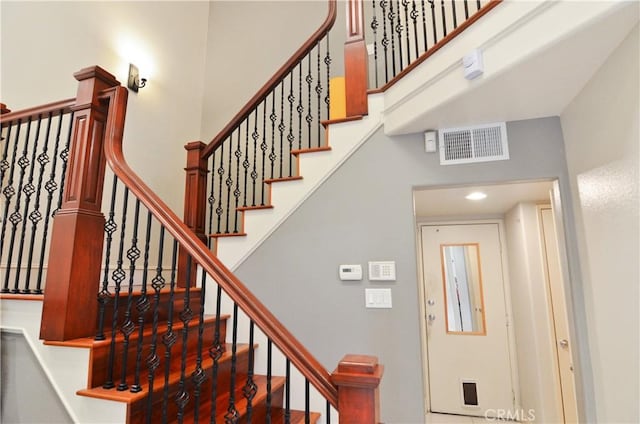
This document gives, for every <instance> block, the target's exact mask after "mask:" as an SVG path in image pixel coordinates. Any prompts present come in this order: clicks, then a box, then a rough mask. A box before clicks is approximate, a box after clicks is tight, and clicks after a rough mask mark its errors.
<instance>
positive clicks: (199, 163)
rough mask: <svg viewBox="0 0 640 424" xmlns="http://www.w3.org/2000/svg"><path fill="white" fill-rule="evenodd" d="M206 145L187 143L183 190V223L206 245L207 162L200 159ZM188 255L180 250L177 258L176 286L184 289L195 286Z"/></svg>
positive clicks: (193, 142)
mask: <svg viewBox="0 0 640 424" xmlns="http://www.w3.org/2000/svg"><path fill="white" fill-rule="evenodd" d="M206 146H207V145H206V144H204V143H203V142H201V141H192V142H191V143H187V144H186V145H185V146H184V148H185V150H186V151H187V166H186V167H185V168H184V170H185V171H186V183H185V188H184V223H185V224H186V225H187V226H188V227H189V228H191V230H192V231H193V232H194V233H195V235H196V236H197V237H198V238H199V239H200V240H202V242H203V243H205V244H206V243H207V235H206V233H205V217H206V212H207V172H208V171H207V160H206V159H204V158H202V151H203V150H204V148H205V147H206ZM187 260H188V255H187V253H186V252H184V251H183V250H182V249H180V252H179V256H178V285H179V286H180V287H184V286H185V285H186V282H187V281H189V282H190V285H191V286H195V283H196V281H195V275H196V267H195V265H194V264H192V265H191V267H190V268H191V273H190V274H191V275H189V276H187Z"/></svg>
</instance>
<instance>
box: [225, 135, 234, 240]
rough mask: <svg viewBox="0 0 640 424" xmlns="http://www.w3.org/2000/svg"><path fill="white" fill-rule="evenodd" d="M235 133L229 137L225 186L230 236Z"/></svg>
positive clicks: (226, 230)
mask: <svg viewBox="0 0 640 424" xmlns="http://www.w3.org/2000/svg"><path fill="white" fill-rule="evenodd" d="M232 160H233V133H232V134H231V136H229V162H228V165H229V169H228V171H227V178H226V180H225V184H226V186H227V207H226V208H225V214H226V217H227V219H226V224H225V230H224V233H225V234H229V220H230V219H231V187H232V186H233V178H231V175H233V174H232V172H233V165H232V163H233V162H232Z"/></svg>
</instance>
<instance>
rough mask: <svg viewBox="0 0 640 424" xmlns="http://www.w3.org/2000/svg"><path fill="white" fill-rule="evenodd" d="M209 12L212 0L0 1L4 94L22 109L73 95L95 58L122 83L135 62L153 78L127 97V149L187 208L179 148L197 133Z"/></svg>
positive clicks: (137, 165)
mask: <svg viewBox="0 0 640 424" xmlns="http://www.w3.org/2000/svg"><path fill="white" fill-rule="evenodd" d="M208 10H209V4H208V3H207V2H182V1H180V2H177V1H175V2H107V1H98V2H12V1H3V2H2V4H1V5H0V12H1V18H0V19H1V21H0V23H1V25H0V28H1V29H0V31H1V32H0V35H1V49H0V50H1V54H0V58H1V65H0V71H1V72H0V74H1V77H0V83H1V86H0V88H1V93H2V99H1V100H2V102H3V103H6V104H7V106H8V107H9V108H10V109H12V110H19V109H22V108H25V107H28V106H33V105H38V104H43V103H47V102H51V101H56V100H61V99H66V98H70V97H74V96H75V95H76V88H77V82H76V80H75V79H74V78H73V73H74V72H76V71H78V70H80V69H81V68H84V67H87V66H93V65H99V66H101V67H103V68H105V69H106V70H107V71H109V72H111V73H113V74H114V75H115V76H116V78H117V79H118V80H119V81H120V82H122V83H124V84H126V80H127V72H128V66H129V62H133V63H134V64H136V65H137V66H138V67H139V68H140V71H141V73H142V74H143V76H146V77H147V78H148V83H147V87H145V88H143V89H141V91H140V92H139V93H138V94H137V95H136V94H135V93H133V92H131V93H130V96H129V103H128V112H127V121H126V127H125V134H124V145H125V155H126V156H127V158H128V160H129V162H130V163H131V165H132V167H133V168H134V170H136V171H138V172H139V173H140V175H141V176H142V178H143V179H144V180H145V181H146V182H147V183H148V184H149V185H150V186H151V188H152V189H154V190H156V191H157V192H158V193H159V194H160V196H161V197H162V198H163V199H164V200H166V201H167V202H168V203H169V205H170V206H171V207H172V208H173V209H174V210H176V211H177V212H179V214H181V213H182V200H183V199H182V193H183V190H184V171H183V168H184V164H185V158H186V156H185V153H184V149H183V147H182V146H183V145H184V144H185V143H186V142H188V141H192V140H195V139H197V138H198V135H199V127H200V118H201V109H202V93H203V89H202V88H203V77H204V62H205V60H204V58H205V44H206V37H207V16H208ZM150 17H153V19H150Z"/></svg>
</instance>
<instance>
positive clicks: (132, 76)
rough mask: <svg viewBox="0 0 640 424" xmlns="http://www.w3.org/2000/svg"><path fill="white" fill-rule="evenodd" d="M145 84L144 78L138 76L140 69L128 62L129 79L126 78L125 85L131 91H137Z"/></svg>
mask: <svg viewBox="0 0 640 424" xmlns="http://www.w3.org/2000/svg"><path fill="white" fill-rule="evenodd" d="M145 85H147V79H146V78H140V71H138V67H137V66H136V65H134V64H132V63H130V64H129V79H128V80H127V87H129V88H130V89H131V90H132V91H134V92H136V93H137V92H138V90H139V89H140V88H142V87H144V86H145Z"/></svg>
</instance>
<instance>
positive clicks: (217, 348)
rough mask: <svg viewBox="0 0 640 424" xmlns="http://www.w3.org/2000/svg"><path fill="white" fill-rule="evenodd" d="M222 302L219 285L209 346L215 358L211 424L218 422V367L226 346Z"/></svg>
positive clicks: (212, 373) (212, 370)
mask: <svg viewBox="0 0 640 424" xmlns="http://www.w3.org/2000/svg"><path fill="white" fill-rule="evenodd" d="M221 302H222V287H220V286H218V288H217V292H216V326H215V332H214V336H213V344H212V345H211V347H210V348H209V357H210V358H211V359H213V367H211V399H210V405H211V415H210V421H209V422H210V424H216V398H217V397H218V367H219V363H218V362H219V360H220V357H221V356H222V353H223V352H224V346H223V345H222V342H221V340H220V325H221V322H220V308H221Z"/></svg>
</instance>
